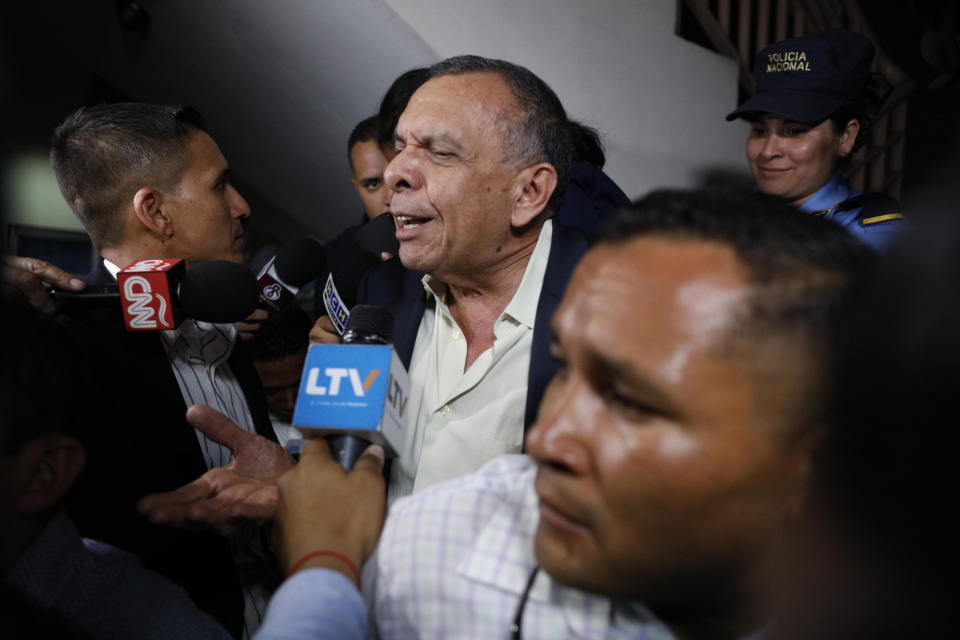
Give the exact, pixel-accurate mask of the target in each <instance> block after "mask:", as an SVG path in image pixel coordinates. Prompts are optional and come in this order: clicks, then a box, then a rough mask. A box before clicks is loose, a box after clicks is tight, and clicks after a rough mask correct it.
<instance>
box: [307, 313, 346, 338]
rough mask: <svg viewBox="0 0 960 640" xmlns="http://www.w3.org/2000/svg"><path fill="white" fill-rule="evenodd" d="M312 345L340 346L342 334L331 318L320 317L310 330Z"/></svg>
mask: <svg viewBox="0 0 960 640" xmlns="http://www.w3.org/2000/svg"><path fill="white" fill-rule="evenodd" d="M310 344H340V334H339V333H337V330H336V329H334V328H333V322H332V321H331V320H330V317H329V316H320V317H319V318H317V321H316V322H315V323H313V329H310Z"/></svg>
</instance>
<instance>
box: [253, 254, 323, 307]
mask: <svg viewBox="0 0 960 640" xmlns="http://www.w3.org/2000/svg"><path fill="white" fill-rule="evenodd" d="M326 264H327V254H326V252H324V250H323V245H322V244H320V243H319V242H317V241H316V240H314V239H313V238H298V239H296V240H292V241H290V242H288V243H287V244H285V245H283V247H281V248H280V251H278V252H277V255H275V256H274V257H272V258H270V261H269V262H267V264H266V265H264V267H263V269H261V270H260V274H259V275H258V276H257V286H258V289H259V295H260V301H261V302H263V303H265V304H266V305H267V306H268V307H270V308H271V309H273V310H274V311H279V310H281V309H285V308H287V307H289V306H291V305H292V304H293V300H294V298H296V296H297V293H299V291H300V288H301V287H303V285H305V284H307V283H308V282H313V280H314V278H316V277H317V276H318V275H320V272H321V271H323V267H324V266H326Z"/></svg>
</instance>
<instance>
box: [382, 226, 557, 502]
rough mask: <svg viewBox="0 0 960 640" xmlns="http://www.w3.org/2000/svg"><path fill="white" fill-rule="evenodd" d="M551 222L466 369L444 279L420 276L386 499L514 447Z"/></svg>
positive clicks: (480, 463)
mask: <svg viewBox="0 0 960 640" xmlns="http://www.w3.org/2000/svg"><path fill="white" fill-rule="evenodd" d="M552 230H553V223H552V221H550V220H547V222H545V223H544V225H543V228H542V229H541V230H540V236H539V238H538V239H537V244H536V247H535V248H534V250H533V252H532V253H531V255H530V260H529V261H528V262H527V266H526V269H525V270H524V273H523V278H522V280H521V281H520V286H519V287H518V288H517V291H516V293H514V295H513V298H512V299H511V300H510V302H509V303H508V304H507V306H506V308H504V310H503V312H502V313H501V314H500V316H499V317H498V318H497V320H496V322H495V323H494V325H493V333H494V336H495V339H494V343H493V346H492V347H490V348H489V349H487V350H486V351H484V352H483V353H482V354H480V356H479V357H477V359H476V360H475V361H474V362H473V364H471V365H470V368H469V369H467V370H466V371H464V364H465V363H466V358H467V343H466V339H464V337H463V333H462V332H461V331H460V327H459V326H458V325H457V322H456V320H454V318H453V316H452V314H451V313H450V309H449V307H447V287H446V285H444V284H443V283H441V282H439V281H438V280H436V279H435V278H431V277H430V276H424V278H423V286H424V289H425V290H426V293H425V295H427V296H428V299H427V305H426V309H425V310H424V313H423V317H422V318H421V320H420V327H419V329H418V331H417V339H416V342H415V344H414V348H413V355H412V357H411V359H410V401H409V402H410V405H409V407H408V412H407V415H408V418H407V420H408V422H407V425H406V430H405V432H404V443H403V447H402V450H401V452H400V457H399V459H398V460H397V461H395V463H394V465H393V471H392V477H391V479H390V499H391V500H395V499H396V498H399V497H402V496H405V495H408V494H410V493H413V492H416V491H420V490H422V489H424V488H425V487H428V486H430V485H432V484H434V483H436V482H441V481H443V480H449V479H450V478H455V477H457V476H461V475H463V474H466V473H470V472H471V471H475V470H476V469H479V468H480V467H481V466H483V464H484V463H486V462H487V461H488V460H491V459H493V458H494V457H496V456H498V455H501V454H503V453H517V452H519V451H520V449H521V446H522V444H523V418H524V411H525V408H526V401H527V375H528V372H529V369H530V349H531V345H532V343H533V325H534V320H535V319H536V315H537V304H538V302H539V300H540V290H541V288H542V287H543V278H544V275H545V274H546V271H547V260H548V258H549V257H550V244H551V240H552Z"/></svg>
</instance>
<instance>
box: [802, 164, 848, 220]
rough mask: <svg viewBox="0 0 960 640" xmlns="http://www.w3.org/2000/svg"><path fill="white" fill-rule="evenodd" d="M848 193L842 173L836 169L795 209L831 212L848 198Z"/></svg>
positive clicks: (811, 211)
mask: <svg viewBox="0 0 960 640" xmlns="http://www.w3.org/2000/svg"><path fill="white" fill-rule="evenodd" d="M850 195H851V190H850V186H849V185H847V183H846V181H845V180H844V179H843V174H842V173H840V171H836V172H835V173H834V174H833V177H832V178H830V180H828V181H827V183H826V184H825V185H823V186H822V187H820V188H819V189H817V191H816V192H815V193H814V194H813V195H812V196H810V199H809V200H807V201H806V202H804V203H803V204H801V205H800V206H799V207H797V209H798V210H799V211H803V212H804V213H814V212H821V211H823V212H829V213H832V212H833V208H834V207H835V206H837V204H839V203H841V202H843V201H844V200H846V199H847V198H849V197H850ZM824 215H826V214H824Z"/></svg>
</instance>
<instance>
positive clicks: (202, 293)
mask: <svg viewBox="0 0 960 640" xmlns="http://www.w3.org/2000/svg"><path fill="white" fill-rule="evenodd" d="M143 262H154V263H174V262H179V261H170V260H151V261H140V262H139V263H136V264H141V263H143ZM132 266H135V265H132ZM161 266H165V265H161ZM129 269H130V267H128V268H127V269H125V270H123V271H121V274H123V273H130V274H136V276H150V277H151V278H152V283H153V284H156V283H158V282H159V283H160V284H162V285H164V286H165V287H166V290H163V288H162V287H157V288H158V289H159V290H158V291H154V290H152V289H149V290H147V291H144V290H143V289H141V290H138V291H137V292H136V294H137V295H138V296H141V295H144V296H145V294H146V293H150V294H151V295H150V296H146V299H147V302H145V303H142V304H140V305H139V306H140V307H141V309H140V310H139V312H138V311H134V312H133V315H134V316H138V315H139V316H144V315H146V316H148V317H147V318H146V319H147V320H148V321H149V320H151V319H153V318H154V317H156V316H159V315H161V314H159V313H158V311H159V308H160V307H156V306H154V303H155V302H156V303H159V304H160V306H161V307H163V306H169V307H170V309H171V311H172V315H173V322H172V323H168V324H166V325H164V324H163V323H157V322H154V323H153V324H152V325H150V323H149V322H146V323H143V322H141V324H140V326H133V327H131V326H130V323H129V322H128V323H127V328H128V329H132V330H136V329H172V328H175V327H176V326H178V325H179V324H180V322H181V321H182V320H183V319H184V318H193V319H195V320H200V321H202V322H215V323H222V322H237V321H239V320H243V319H244V318H246V317H247V316H249V315H250V314H251V313H253V310H254V309H256V307H257V300H258V289H257V279H256V277H255V276H254V275H253V272H252V271H250V269H248V268H247V267H246V266H244V265H242V264H238V263H236V262H228V261H225V260H207V261H205V262H198V263H197V264H195V265H193V266H191V267H190V268H189V269H186V270H185V272H183V273H182V274H177V273H176V272H175V271H174V270H169V271H163V270H158V269H153V273H147V272H146V271H144V270H132V271H128V270H129ZM118 275H119V274H118ZM136 276H135V277H136ZM161 298H162V299H161ZM50 299H51V300H52V301H53V305H54V308H55V309H56V310H57V311H60V312H64V313H68V314H69V313H70V312H71V311H74V310H80V309H91V308H110V307H118V308H122V309H123V310H124V312H125V317H127V316H129V315H130V314H129V310H130V307H131V306H136V305H137V304H138V301H136V300H130V299H129V298H128V296H126V295H124V294H123V292H121V290H120V287H119V285H117V284H107V285H94V286H88V287H87V288H86V289H84V290H83V291H65V290H63V289H56V288H53V289H51V290H50ZM144 312H146V313H144ZM151 312H152V313H151Z"/></svg>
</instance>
